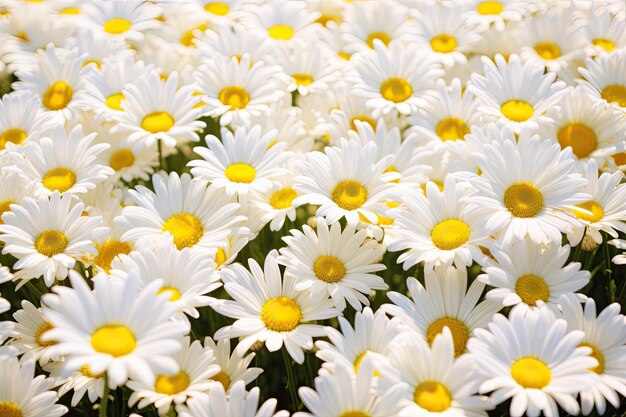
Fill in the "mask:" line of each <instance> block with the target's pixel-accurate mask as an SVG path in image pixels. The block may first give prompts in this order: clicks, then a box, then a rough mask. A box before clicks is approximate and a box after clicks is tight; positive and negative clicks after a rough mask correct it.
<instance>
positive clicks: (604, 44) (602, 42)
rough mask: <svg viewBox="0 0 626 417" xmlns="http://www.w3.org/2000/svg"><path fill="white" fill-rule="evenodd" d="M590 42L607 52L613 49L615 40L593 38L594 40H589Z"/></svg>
mask: <svg viewBox="0 0 626 417" xmlns="http://www.w3.org/2000/svg"><path fill="white" fill-rule="evenodd" d="M591 43H592V44H594V45H595V46H598V47H600V48H602V49H604V50H605V51H607V52H611V51H612V50H613V49H615V42H613V41H612V40H610V39H606V38H595V39H594V40H592V41H591Z"/></svg>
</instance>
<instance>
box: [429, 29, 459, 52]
mask: <svg viewBox="0 0 626 417" xmlns="http://www.w3.org/2000/svg"><path fill="white" fill-rule="evenodd" d="M457 45H458V42H457V41H456V39H455V38H454V36H452V35H448V34H447V33H442V34H440V35H437V36H435V37H433V38H432V39H431V40H430V47H431V48H432V49H433V51H435V52H439V53H442V54H447V53H449V52H452V51H454V49H455V48H456V47H457Z"/></svg>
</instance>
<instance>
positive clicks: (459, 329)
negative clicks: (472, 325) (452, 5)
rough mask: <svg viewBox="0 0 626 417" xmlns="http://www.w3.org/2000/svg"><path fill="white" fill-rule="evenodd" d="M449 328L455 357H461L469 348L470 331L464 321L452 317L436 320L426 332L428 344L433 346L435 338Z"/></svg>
mask: <svg viewBox="0 0 626 417" xmlns="http://www.w3.org/2000/svg"><path fill="white" fill-rule="evenodd" d="M444 327H448V329H450V333H452V341H453V343H454V355H455V356H459V355H460V354H462V353H463V352H465V350H466V348H467V341H468V340H469V336H470V333H469V329H468V327H467V326H466V325H465V323H463V322H462V321H460V320H458V319H455V318H452V317H442V318H440V319H437V320H435V321H434V322H432V323H431V324H430V326H428V330H426V340H428V344H429V345H431V346H432V344H433V342H434V341H435V337H437V335H438V334H441V332H443V328H444Z"/></svg>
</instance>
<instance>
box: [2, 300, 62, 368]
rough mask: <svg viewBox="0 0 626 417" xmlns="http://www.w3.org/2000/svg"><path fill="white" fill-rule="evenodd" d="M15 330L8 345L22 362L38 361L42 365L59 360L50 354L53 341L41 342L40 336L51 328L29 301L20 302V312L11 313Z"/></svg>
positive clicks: (38, 309)
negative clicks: (18, 355) (14, 350)
mask: <svg viewBox="0 0 626 417" xmlns="http://www.w3.org/2000/svg"><path fill="white" fill-rule="evenodd" d="M13 318H14V319H15V322H16V324H15V328H14V333H13V337H12V338H11V340H10V341H9V344H10V345H11V346H13V347H15V348H16V349H17V351H18V353H19V354H20V355H23V356H22V360H29V359H34V360H38V361H39V364H40V365H44V364H46V363H47V362H50V361H51V360H60V359H61V358H59V357H58V356H57V357H55V356H54V355H51V354H50V351H51V350H50V346H52V345H54V344H55V343H56V342H54V341H43V340H42V339H41V336H42V335H43V334H44V333H45V332H47V331H48V330H50V329H51V328H52V325H51V324H50V323H49V322H48V321H47V320H46V319H45V317H44V316H43V314H42V312H41V309H40V308H37V307H35V306H34V305H33V304H32V303H31V302H30V301H27V300H22V310H18V311H16V312H15V313H13Z"/></svg>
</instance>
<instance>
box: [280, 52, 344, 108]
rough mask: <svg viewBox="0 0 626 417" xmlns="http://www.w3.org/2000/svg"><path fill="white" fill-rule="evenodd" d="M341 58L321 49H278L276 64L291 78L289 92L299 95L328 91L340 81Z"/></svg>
mask: <svg viewBox="0 0 626 417" xmlns="http://www.w3.org/2000/svg"><path fill="white" fill-rule="evenodd" d="M338 60H339V57H338V56H335V55H331V54H330V51H328V50H327V49H325V48H320V47H309V48H297V49H296V50H290V49H287V48H285V47H282V48H278V49H277V60H276V63H277V64H278V65H280V66H281V67H282V68H283V71H284V72H285V73H286V74H287V75H288V76H289V77H290V78H291V80H289V83H288V85H287V91H289V92H292V91H297V92H298V94H300V95H303V96H306V95H308V94H314V93H319V92H322V91H325V90H328V89H329V88H330V86H332V85H334V84H335V82H337V81H338V80H339V77H340V75H341V74H340V73H339V65H338V62H337V61H338Z"/></svg>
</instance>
